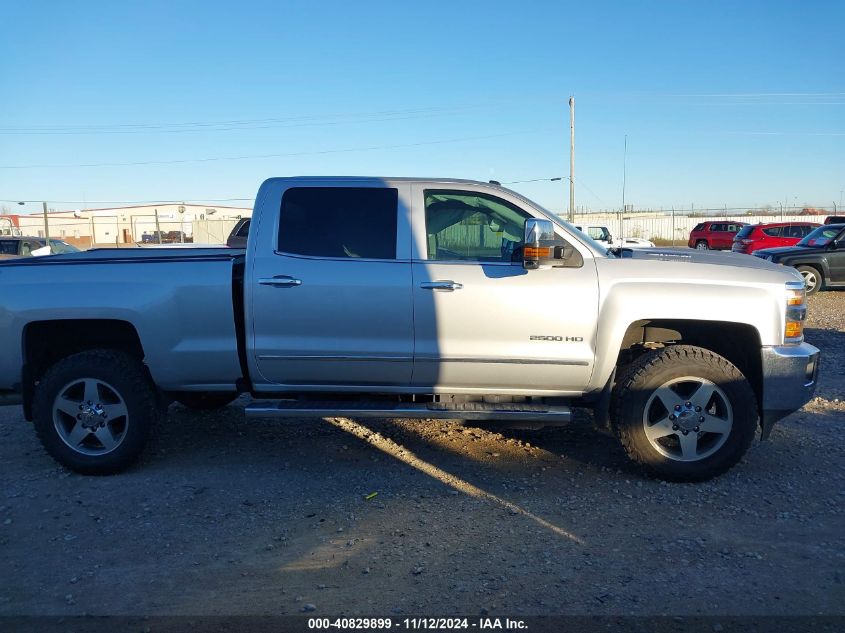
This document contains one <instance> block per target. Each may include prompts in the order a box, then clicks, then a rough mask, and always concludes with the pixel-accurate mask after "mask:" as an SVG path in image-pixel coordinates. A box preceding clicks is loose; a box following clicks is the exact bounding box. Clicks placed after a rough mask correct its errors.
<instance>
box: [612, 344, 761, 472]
mask: <svg viewBox="0 0 845 633" xmlns="http://www.w3.org/2000/svg"><path fill="white" fill-rule="evenodd" d="M661 388H662V389H661ZM658 390H660V391H658ZM708 393H709V394H710V396H709V397H708V396H707V394H708ZM664 398H665V399H667V400H669V401H670V402H674V403H675V404H674V405H673V406H665V405H664ZM697 405H701V407H699V406H697ZM702 407H703V409H704V410H703V411H702ZM611 412H612V419H613V426H614V430H615V431H616V434H617V436H618V437H619V440H620V441H621V442H622V446H623V447H624V449H625V452H626V453H627V454H628V457H629V458H631V459H632V460H633V461H634V462H636V463H637V464H639V465H641V466H642V467H643V468H644V469H645V470H646V471H647V472H648V473H649V474H651V475H652V476H655V477H657V478H659V479H664V480H666V481H706V480H708V479H712V478H713V477H716V476H718V475H721V474H722V473H724V472H725V471H727V470H728V469H729V468H731V467H732V466H734V465H735V464H736V463H737V462H738V461H739V460H740V459H741V458H742V456H743V455H744V454H745V452H746V451H747V450H748V447H749V446H751V442H752V441H753V439H754V435H755V433H756V430H757V423H758V415H757V404H756V401H755V398H754V392H753V390H752V389H751V385H749V384H748V381H747V380H746V379H745V377H744V376H743V375H742V373H741V372H740V371H739V370H738V369H737V368H736V367H735V366H734V365H733V364H732V363H730V362H729V361H728V360H727V359H725V358H723V357H722V356H719V355H718V354H716V353H714V352H711V351H710V350H706V349H703V348H700V347H693V346H691V345H675V346H671V347H666V348H663V349H660V350H654V351H652V352H648V353H646V354H644V355H643V356H641V357H639V358H638V359H636V360H635V361H634V362H633V363H631V364H630V365H629V366H627V367H625V368H623V369H622V370H621V371H620V372H619V379H618V381H617V383H616V386H615V387H614V393H613V399H612V405H611ZM671 416H675V417H674V418H672V417H671ZM699 421H700V422H699ZM649 434H653V435H655V436H656V435H658V434H662V436H661V437H653V438H652V439H649Z"/></svg>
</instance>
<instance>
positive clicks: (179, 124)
mask: <svg viewBox="0 0 845 633" xmlns="http://www.w3.org/2000/svg"><path fill="white" fill-rule="evenodd" d="M485 105H489V104H485ZM477 107H482V106H481V105H479V104H467V105H462V106H450V107H443V106H441V107H431V108H413V109H404V110H379V111H374V112H352V113H341V114H325V115H309V116H291V117H273V118H265V119H229V120H223V121H182V122H171V123H114V124H105V125H72V124H62V125H35V126H7V127H0V131H31V132H41V131H46V132H56V131H66V130H82V131H100V130H115V129H143V130H149V129H159V128H179V127H215V126H228V125H254V124H263V123H290V122H299V121H322V120H334V119H357V118H367V117H385V116H402V115H408V114H429V113H431V114H436V113H440V112H453V111H457V110H466V109H472V108H477Z"/></svg>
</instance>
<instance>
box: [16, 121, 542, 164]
mask: <svg viewBox="0 0 845 633" xmlns="http://www.w3.org/2000/svg"><path fill="white" fill-rule="evenodd" d="M539 131H540V130H523V131H519V132H505V133H502V134H489V135H486V136H465V137H461V138H451V139H443V140H438V141H422V142H419V143H398V144H395V145H373V146H370V147H347V148H343V149H327V150H316V151H308V152H286V153H282V154H254V155H250V156H215V157H211V158H184V159H178V160H147V161H132V162H124V163H80V164H66V163H65V164H42V165H0V169H66V168H69V167H135V166H141V165H178V164H184V163H208V162H214V161H229V160H251V159H261V158H283V157H290V156H321V155H324V154H342V153H349V152H370V151H377V150H385V149H401V148H407V147H423V146H427V145H444V144H448V143H463V142H466V141H480V140H486V139H491V138H502V137H505V136H517V135H521V134H533V133H535V132H539Z"/></svg>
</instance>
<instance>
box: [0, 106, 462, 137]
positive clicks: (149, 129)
mask: <svg viewBox="0 0 845 633" xmlns="http://www.w3.org/2000/svg"><path fill="white" fill-rule="evenodd" d="M465 113H466V112H465V110H453V111H443V112H427V113H418V114H406V115H401V116H399V115H393V116H387V117H379V118H372V117H362V118H348V119H340V120H315V121H305V122H289V121H288V122H278V121H277V122H268V123H261V124H258V122H256V123H244V124H237V125H228V126H224V124H216V123H209V124H205V125H197V126H191V127H187V125H188V124H186V127H170V126H166V125H162V126H117V127H115V128H106V127H103V128H97V129H87V128H76V129H75V128H67V129H51V130H34V129H13V130H9V129H5V128H0V135H5V136H68V135H97V134H186V133H205V132H232V131H249V130H267V129H278V128H286V129H290V128H300V127H329V126H338V125H349V124H354V123H384V122H391V121H408V120H415V119H430V118H436V117H442V116H454V115H460V114H465ZM271 121H272V120H271Z"/></svg>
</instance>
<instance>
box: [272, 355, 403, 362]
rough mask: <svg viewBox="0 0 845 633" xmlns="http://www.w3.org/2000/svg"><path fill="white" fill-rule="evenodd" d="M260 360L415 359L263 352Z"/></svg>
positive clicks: (401, 360) (390, 360)
mask: <svg viewBox="0 0 845 633" xmlns="http://www.w3.org/2000/svg"><path fill="white" fill-rule="evenodd" d="M258 360H349V361H352V360H373V361H379V362H383V361H387V362H410V361H412V360H414V359H413V357H411V356H317V355H302V356H279V355H275V354H262V355H261V356H259V357H258Z"/></svg>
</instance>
